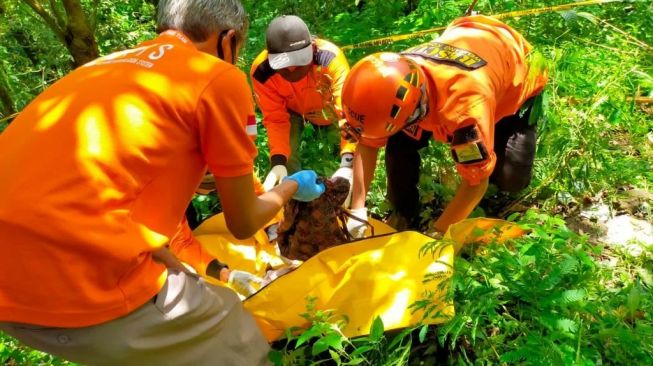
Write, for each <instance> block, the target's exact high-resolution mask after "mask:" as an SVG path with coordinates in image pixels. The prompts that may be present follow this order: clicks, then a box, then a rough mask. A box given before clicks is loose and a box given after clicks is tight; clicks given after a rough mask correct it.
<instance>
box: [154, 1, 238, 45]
mask: <svg viewBox="0 0 653 366" xmlns="http://www.w3.org/2000/svg"><path fill="white" fill-rule="evenodd" d="M156 18H157V19H156V20H157V31H158V32H159V33H160V32H164V31H166V30H168V29H175V30H178V31H181V32H183V33H184V34H185V35H187V36H188V37H189V38H190V39H191V40H192V41H193V42H203V41H206V39H207V38H208V37H209V36H210V35H211V34H212V33H217V32H220V31H223V30H227V29H233V30H235V31H236V37H237V38H238V40H243V39H245V37H246V35H247V28H248V27H249V21H248V20H247V12H245V9H244V8H243V5H242V4H241V3H240V1H239V0H159V5H158V10H157V15H156Z"/></svg>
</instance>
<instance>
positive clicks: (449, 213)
mask: <svg viewBox="0 0 653 366" xmlns="http://www.w3.org/2000/svg"><path fill="white" fill-rule="evenodd" d="M488 181H489V180H488V179H487V178H486V179H484V180H482V181H481V183H480V184H479V185H476V186H470V185H469V183H467V182H466V181H465V180H463V181H462V183H461V184H460V187H458V190H457V191H456V195H455V196H454V198H453V199H452V200H451V202H449V204H448V205H447V208H445V210H444V212H443V213H442V215H440V217H439V218H438V220H437V221H436V222H435V224H434V227H435V229H436V230H437V231H439V232H441V233H444V232H445V231H447V229H448V228H449V226H450V225H452V224H455V223H457V222H458V221H460V220H463V219H466V218H467V216H469V214H470V213H472V211H473V210H474V208H475V207H476V205H478V203H479V202H480V201H481V199H482V198H483V195H484V194H485V191H487V186H488Z"/></svg>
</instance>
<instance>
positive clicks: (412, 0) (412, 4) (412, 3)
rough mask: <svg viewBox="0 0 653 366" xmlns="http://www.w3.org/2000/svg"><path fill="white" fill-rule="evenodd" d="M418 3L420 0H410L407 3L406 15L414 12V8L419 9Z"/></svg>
mask: <svg viewBox="0 0 653 366" xmlns="http://www.w3.org/2000/svg"><path fill="white" fill-rule="evenodd" d="M418 5H419V0H408V3H407V4H406V15H408V14H410V13H412V12H413V10H415V9H417V6H418Z"/></svg>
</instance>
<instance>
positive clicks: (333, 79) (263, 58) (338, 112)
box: [250, 38, 355, 158]
mask: <svg viewBox="0 0 653 366" xmlns="http://www.w3.org/2000/svg"><path fill="white" fill-rule="evenodd" d="M314 48H315V51H314V56H313V67H312V69H311V71H310V72H309V73H308V75H307V76H306V77H305V78H303V79H302V80H300V81H297V82H290V81H287V80H286V79H284V78H283V77H281V75H279V74H278V73H277V72H276V70H274V69H272V68H271V67H270V63H269V62H268V59H267V56H268V53H267V51H265V50H264V51H263V52H261V53H260V54H259V55H258V57H256V59H255V60H254V63H253V64H252V68H251V72H250V75H251V78H252V84H253V86H254V96H255V98H256V101H257V103H258V106H259V108H260V109H261V112H262V113H263V125H264V126H265V128H266V130H267V134H268V140H269V143H270V156H274V155H282V156H284V157H286V158H288V156H289V155H290V112H294V113H296V114H299V115H301V116H303V117H304V118H305V119H306V120H307V121H309V122H311V123H313V124H315V125H318V126H326V125H330V124H332V123H337V122H338V121H339V120H340V119H342V118H344V115H343V113H342V107H341V102H340V95H341V92H342V84H343V83H344V81H345V78H346V77H347V74H348V73H349V64H348V63H347V59H346V58H345V55H344V54H343V53H342V51H341V50H340V48H338V47H337V46H336V45H334V44H333V43H331V42H329V41H326V40H323V39H319V38H316V39H315V40H314ZM340 147H341V153H344V152H353V151H354V149H355V145H354V144H353V143H351V142H348V141H346V140H342V141H341V145H340Z"/></svg>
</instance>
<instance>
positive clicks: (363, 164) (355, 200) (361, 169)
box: [351, 144, 379, 209]
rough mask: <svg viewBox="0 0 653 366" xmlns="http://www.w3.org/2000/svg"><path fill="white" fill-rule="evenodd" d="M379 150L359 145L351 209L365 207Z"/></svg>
mask: <svg viewBox="0 0 653 366" xmlns="http://www.w3.org/2000/svg"><path fill="white" fill-rule="evenodd" d="M378 152H379V149H377V148H373V147H368V146H364V145H361V144H358V146H357V147H356V153H355V154H354V187H353V190H352V199H351V208H352V209H356V208H361V207H365V198H366V197H367V191H368V190H369V187H370V184H371V183H372V179H374V170H375V169H376V157H377V155H378Z"/></svg>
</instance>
